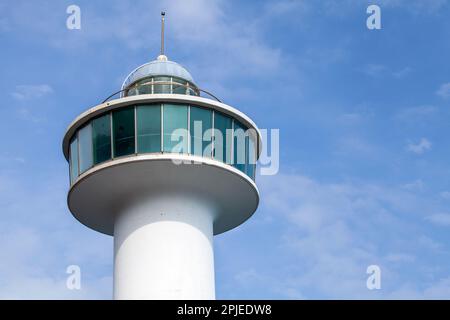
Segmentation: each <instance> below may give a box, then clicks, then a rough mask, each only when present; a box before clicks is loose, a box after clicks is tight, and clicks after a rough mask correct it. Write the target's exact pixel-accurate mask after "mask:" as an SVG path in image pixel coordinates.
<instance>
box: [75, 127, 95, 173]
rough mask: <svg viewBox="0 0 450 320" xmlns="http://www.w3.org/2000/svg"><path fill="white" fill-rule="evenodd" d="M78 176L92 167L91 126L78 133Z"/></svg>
mask: <svg viewBox="0 0 450 320" xmlns="http://www.w3.org/2000/svg"><path fill="white" fill-rule="evenodd" d="M78 141H79V159H80V160H79V161H80V174H81V173H83V172H85V171H86V170H87V169H89V168H90V167H92V163H93V161H92V160H93V157H92V126H91V124H88V125H87V126H85V127H84V128H83V129H81V130H80V131H79V133H78Z"/></svg>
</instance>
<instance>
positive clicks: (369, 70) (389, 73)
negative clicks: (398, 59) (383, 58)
mask: <svg viewBox="0 0 450 320" xmlns="http://www.w3.org/2000/svg"><path fill="white" fill-rule="evenodd" d="M362 71H363V73H365V74H366V75H368V76H370V77H373V78H380V77H393V78H396V79H402V78H404V77H406V76H407V75H409V74H410V73H411V72H412V68H410V67H404V68H402V69H399V70H392V69H391V68H389V67H387V66H385V65H381V64H368V65H366V66H364V67H363V68H362Z"/></svg>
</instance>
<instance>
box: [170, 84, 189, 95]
mask: <svg viewBox="0 0 450 320" xmlns="http://www.w3.org/2000/svg"><path fill="white" fill-rule="evenodd" d="M186 90H187V88H186V82H184V83H182V84H180V85H177V83H175V82H174V84H173V93H175V94H186Z"/></svg>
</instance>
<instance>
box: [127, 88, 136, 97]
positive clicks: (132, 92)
mask: <svg viewBox="0 0 450 320" xmlns="http://www.w3.org/2000/svg"><path fill="white" fill-rule="evenodd" d="M137 94H138V93H137V90H136V88H131V89H129V90H128V91H127V93H126V95H125V96H135V95H137Z"/></svg>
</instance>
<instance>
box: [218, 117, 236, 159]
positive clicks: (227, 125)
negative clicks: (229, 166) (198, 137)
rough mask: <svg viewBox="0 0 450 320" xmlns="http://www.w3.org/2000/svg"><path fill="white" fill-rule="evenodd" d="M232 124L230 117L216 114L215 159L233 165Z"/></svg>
mask: <svg viewBox="0 0 450 320" xmlns="http://www.w3.org/2000/svg"><path fill="white" fill-rule="evenodd" d="M231 123H232V120H231V118H230V117H227V116H225V115H224V114H222V113H219V112H215V113H214V129H215V130H214V159H216V160H219V161H222V162H226V163H231V139H232V138H231V136H232V135H231V129H232V127H231ZM217 135H221V136H220V137H219V136H217Z"/></svg>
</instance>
